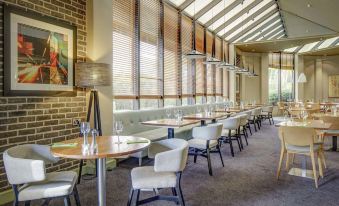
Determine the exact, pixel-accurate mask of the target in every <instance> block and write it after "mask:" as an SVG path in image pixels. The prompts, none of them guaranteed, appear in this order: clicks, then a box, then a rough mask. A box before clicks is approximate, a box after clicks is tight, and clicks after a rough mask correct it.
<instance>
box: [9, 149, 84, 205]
mask: <svg viewBox="0 0 339 206" xmlns="http://www.w3.org/2000/svg"><path fill="white" fill-rule="evenodd" d="M3 159H4V164H5V170H6V174H7V178H8V182H9V183H10V184H11V185H12V187H13V191H14V195H15V196H14V197H15V200H14V205H19V202H21V201H24V202H25V205H30V202H31V200H37V199H44V200H45V202H44V205H48V203H49V201H50V200H51V199H53V198H61V197H62V198H64V202H65V205H70V198H69V196H70V195H72V194H74V197H75V201H76V204H77V205H78V206H79V205H80V200H79V196H78V192H77V188H76V185H75V183H76V180H77V173H75V172H73V171H64V172H52V173H46V168H45V165H46V164H51V163H56V162H57V161H58V158H55V157H53V156H52V154H51V153H50V148H49V146H45V145H33V144H26V145H19V146H15V147H12V148H10V149H8V150H6V151H5V152H4V154H3Z"/></svg>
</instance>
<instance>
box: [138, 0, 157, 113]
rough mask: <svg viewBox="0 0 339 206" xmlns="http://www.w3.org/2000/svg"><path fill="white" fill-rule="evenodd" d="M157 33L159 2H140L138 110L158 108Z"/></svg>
mask: <svg viewBox="0 0 339 206" xmlns="http://www.w3.org/2000/svg"><path fill="white" fill-rule="evenodd" d="M159 31H160V3H159V1H158V0H142V1H140V109H147V108H157V107H159V100H160V99H161V97H162V71H161V70H162V69H161V64H160V61H159V58H160V56H159V54H160V52H161V51H160V49H159V38H160V32H159Z"/></svg>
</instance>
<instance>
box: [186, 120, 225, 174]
mask: <svg viewBox="0 0 339 206" xmlns="http://www.w3.org/2000/svg"><path fill="white" fill-rule="evenodd" d="M222 127H223V125H222V124H218V123H217V124H209V125H207V126H203V127H194V128H193V130H192V139H190V140H188V145H189V147H190V151H189V155H193V156H194V163H196V162H197V156H198V155H199V156H202V157H205V158H207V163H208V172H209V174H210V175H211V176H212V165H211V157H210V153H215V152H217V153H219V156H220V160H221V164H222V166H224V161H223V159H222V155H221V152H220V144H219V138H220V137H221V132H222Z"/></svg>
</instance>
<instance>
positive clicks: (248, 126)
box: [247, 123, 252, 135]
mask: <svg viewBox="0 0 339 206" xmlns="http://www.w3.org/2000/svg"><path fill="white" fill-rule="evenodd" d="M247 128H248V130H250V134H251V135H252V129H251V125H250V124H249V123H248V124H247Z"/></svg>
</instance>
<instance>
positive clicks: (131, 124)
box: [113, 102, 225, 165]
mask: <svg viewBox="0 0 339 206" xmlns="http://www.w3.org/2000/svg"><path fill="white" fill-rule="evenodd" d="M224 104H225V103H224V102H222V103H214V104H202V105H190V106H178V107H168V108H161V109H152V110H134V111H115V112H114V113H113V118H114V121H122V123H123V125H124V129H123V132H122V133H121V135H133V136H137V137H144V138H147V139H149V140H151V141H158V140H161V139H166V138H167V128H166V127H152V126H146V125H143V124H141V122H145V121H150V120H156V119H166V118H168V117H167V115H166V110H170V111H171V116H172V117H171V118H174V117H173V115H174V111H175V110H181V111H182V112H183V115H184V116H185V115H188V114H194V113H197V108H198V107H200V111H201V112H203V111H204V108H205V107H207V106H213V107H219V108H223V107H224ZM199 125H200V123H199V124H194V125H189V126H186V127H182V128H175V129H174V134H175V135H174V136H175V138H180V139H186V140H188V139H190V138H191V137H192V128H193V127H196V126H199ZM132 156H133V157H137V158H139V165H141V164H142V158H143V157H145V156H147V151H143V152H138V153H135V154H133V155H132Z"/></svg>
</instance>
